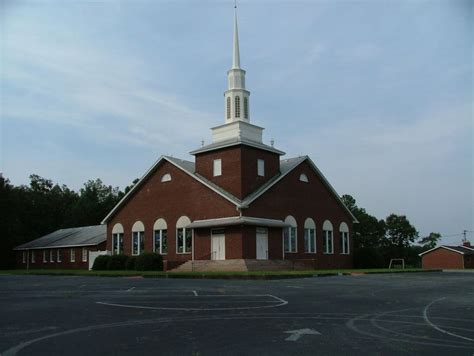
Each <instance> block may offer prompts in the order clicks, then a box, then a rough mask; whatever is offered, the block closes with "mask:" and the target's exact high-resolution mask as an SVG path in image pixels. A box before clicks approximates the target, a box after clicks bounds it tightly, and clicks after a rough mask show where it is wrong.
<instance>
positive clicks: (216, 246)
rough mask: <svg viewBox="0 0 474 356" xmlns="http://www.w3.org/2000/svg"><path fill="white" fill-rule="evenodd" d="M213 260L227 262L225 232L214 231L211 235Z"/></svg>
mask: <svg viewBox="0 0 474 356" xmlns="http://www.w3.org/2000/svg"><path fill="white" fill-rule="evenodd" d="M211 259H212V260H217V261H220V260H225V233H224V231H223V230H213V231H212V234H211Z"/></svg>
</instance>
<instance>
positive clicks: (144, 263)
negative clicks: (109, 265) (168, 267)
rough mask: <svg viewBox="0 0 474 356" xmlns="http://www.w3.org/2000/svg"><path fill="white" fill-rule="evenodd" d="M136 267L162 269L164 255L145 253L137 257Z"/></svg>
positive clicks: (140, 269) (144, 269)
mask: <svg viewBox="0 0 474 356" xmlns="http://www.w3.org/2000/svg"><path fill="white" fill-rule="evenodd" d="M135 269H136V270H137V271H162V270H163V257H161V255H158V254H156V253H144V254H141V255H140V256H138V257H137V260H136V264H135Z"/></svg>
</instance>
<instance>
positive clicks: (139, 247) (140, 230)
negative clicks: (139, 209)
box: [132, 221, 145, 256]
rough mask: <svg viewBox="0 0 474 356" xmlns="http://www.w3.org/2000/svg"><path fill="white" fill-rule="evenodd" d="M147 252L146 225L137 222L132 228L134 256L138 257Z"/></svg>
mask: <svg viewBox="0 0 474 356" xmlns="http://www.w3.org/2000/svg"><path fill="white" fill-rule="evenodd" d="M143 252H145V225H143V223H142V222H141V221H136V222H135V224H133V226H132V255H134V256H136V255H139V254H141V253H143Z"/></svg>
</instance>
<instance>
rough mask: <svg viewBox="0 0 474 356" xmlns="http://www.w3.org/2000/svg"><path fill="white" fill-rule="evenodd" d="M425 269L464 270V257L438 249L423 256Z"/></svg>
mask: <svg viewBox="0 0 474 356" xmlns="http://www.w3.org/2000/svg"><path fill="white" fill-rule="evenodd" d="M422 265H423V268H445V269H462V268H464V267H463V255H461V254H460V253H457V252H453V251H450V250H447V249H445V248H438V249H436V250H433V251H431V252H428V253H427V254H424V255H423V256H422Z"/></svg>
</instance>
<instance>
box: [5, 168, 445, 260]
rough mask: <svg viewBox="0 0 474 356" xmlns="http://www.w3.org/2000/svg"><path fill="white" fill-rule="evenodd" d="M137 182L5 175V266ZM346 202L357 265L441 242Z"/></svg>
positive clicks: (102, 212) (402, 220)
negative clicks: (121, 184)
mask: <svg viewBox="0 0 474 356" xmlns="http://www.w3.org/2000/svg"><path fill="white" fill-rule="evenodd" d="M137 182H138V179H135V180H134V181H133V183H132V185H130V186H127V187H126V188H125V190H124V191H121V190H120V189H119V188H118V187H112V186H111V185H106V184H104V183H103V182H102V181H101V180H100V179H96V180H89V181H87V182H86V183H84V185H83V187H82V188H80V189H79V191H74V190H71V189H69V188H68V187H67V186H66V185H59V184H56V183H53V182H52V181H51V180H50V179H46V178H42V177H40V176H38V175H36V174H32V175H31V176H30V184H29V185H20V186H14V185H12V184H11V183H10V181H9V180H8V179H5V178H3V177H2V176H1V175H0V214H1V219H0V234H1V235H0V243H1V245H0V246H1V248H0V268H13V267H14V264H15V254H14V252H13V248H14V247H16V246H18V245H21V244H23V243H25V242H28V241H31V240H34V239H36V238H38V237H41V236H43V235H46V234H49V233H51V232H53V231H55V230H58V229H62V228H69V227H79V226H88V225H98V224H100V222H101V221H102V219H103V218H104V217H105V216H106V215H107V213H108V212H109V211H110V210H111V209H112V208H113V207H114V206H115V205H116V204H117V203H118V201H119V200H120V199H121V198H122V197H123V196H124V195H125V194H126V193H127V192H128V191H129V190H130V189H131V188H132V187H133V185H135V184H136V183H137ZM342 200H343V202H344V203H345V204H346V206H347V207H348V208H349V210H350V211H351V212H352V214H353V215H354V216H355V217H356V219H357V220H358V221H359V223H358V224H354V233H353V239H354V256H355V266H356V267H359V268H371V267H386V266H388V263H389V261H390V259H391V258H404V259H405V261H406V263H407V264H409V265H412V266H417V265H419V263H420V262H419V257H418V253H420V252H422V251H424V250H426V249H428V248H432V247H434V246H435V245H436V242H437V241H438V240H439V238H440V235H439V234H437V233H431V234H430V236H428V237H425V238H423V239H421V240H419V241H418V242H419V243H420V244H421V245H415V244H414V243H415V241H416V240H417V239H418V232H417V231H416V229H415V228H414V227H413V226H412V225H411V224H410V222H409V221H408V219H407V218H406V216H403V215H395V214H391V215H390V216H388V217H387V218H386V219H385V220H377V218H375V217H374V216H372V215H370V214H368V213H367V212H366V211H365V209H364V208H360V207H358V206H357V204H356V201H355V199H354V198H353V197H351V196H350V195H344V196H342Z"/></svg>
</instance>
